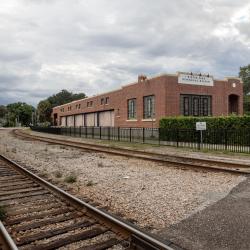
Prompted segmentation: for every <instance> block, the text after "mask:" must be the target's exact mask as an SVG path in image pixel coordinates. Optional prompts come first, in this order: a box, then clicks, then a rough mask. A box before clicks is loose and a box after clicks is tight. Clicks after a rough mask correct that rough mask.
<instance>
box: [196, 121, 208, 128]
mask: <svg viewBox="0 0 250 250" xmlns="http://www.w3.org/2000/svg"><path fill="white" fill-rule="evenodd" d="M206 129H207V123H206V122H196V130H206Z"/></svg>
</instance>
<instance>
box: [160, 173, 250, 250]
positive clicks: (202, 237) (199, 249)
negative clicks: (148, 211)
mask: <svg viewBox="0 0 250 250" xmlns="http://www.w3.org/2000/svg"><path fill="white" fill-rule="evenodd" d="M160 235H161V236H163V237H164V238H167V239H168V240H171V241H173V242H174V243H176V244H178V245H180V246H181V247H183V248H185V249H190V250H191V249H192V250H203V249H204V250H206V249H211V250H212V249H213V250H229V249H230V250H231V249H232V250H249V249H250V177H248V178H247V180H246V181H244V182H242V183H240V184H239V185H238V186H237V187H235V188H234V189H233V190H232V191H231V192H230V193H229V195H228V196H226V197H225V198H224V199H222V200H220V201H218V202H217V203H215V204H214V205H212V206H210V207H208V208H206V209H204V210H202V211H200V212H198V213H196V214H194V215H193V216H191V217H189V218H187V219H186V220H183V221H181V222H180V223H178V224H176V225H173V226H170V227H169V228H167V229H165V230H162V231H161V233H160Z"/></svg>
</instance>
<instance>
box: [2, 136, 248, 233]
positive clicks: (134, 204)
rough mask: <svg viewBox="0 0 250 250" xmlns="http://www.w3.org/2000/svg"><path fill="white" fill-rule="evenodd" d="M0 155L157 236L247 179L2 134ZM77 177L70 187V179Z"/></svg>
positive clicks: (229, 174)
mask: <svg viewBox="0 0 250 250" xmlns="http://www.w3.org/2000/svg"><path fill="white" fill-rule="evenodd" d="M0 143H1V144H0V152H2V153H4V154H6V155H7V156H9V157H11V158H13V159H15V160H17V161H19V162H21V163H23V164H25V165H26V166H27V167H29V166H32V167H33V170H35V171H37V173H39V174H41V175H43V176H45V177H47V178H49V179H52V180H53V181H55V182H57V183H58V185H66V187H67V188H69V189H70V192H72V193H73V194H74V195H76V196H78V197H80V198H84V199H90V200H91V201H93V202H98V203H100V204H102V206H104V207H106V208H107V209H109V210H110V211H112V212H114V213H117V214H121V215H122V216H124V218H126V219H129V220H131V221H134V222H135V223H137V224H138V225H139V226H141V227H144V228H145V229H147V230H149V231H151V232H154V233H157V231H158V230H160V229H162V228H165V227H168V226H170V225H172V224H175V223H178V222H179V221H181V220H183V219H185V218H187V217H188V216H190V215H191V214H193V213H195V212H196V211H199V210H201V209H203V208H205V207H207V206H208V205H211V204H213V203H214V202H216V201H218V200H219V199H221V198H223V197H225V196H226V195H227V194H228V193H229V192H230V190H231V189H232V188H233V187H234V186H236V185H237V184H239V183H240V182H241V181H243V180H245V177H244V176H243V175H233V174H231V173H222V172H210V171H206V170H199V169H197V170H193V169H185V168H183V169H180V168H177V167H173V166H171V164H169V166H171V167H169V168H168V167H166V166H167V165H166V164H164V165H163V164H160V163H154V162H150V161H145V160H139V159H131V158H127V157H121V156H114V155H108V154H104V153H95V152H86V151H84V150H78V149H72V148H70V147H65V146H57V145H51V144H49V143H42V142H35V141H26V140H21V139H18V138H14V137H13V136H12V135H11V134H10V133H9V132H7V131H0ZM72 176H73V177H76V182H73V183H71V184H67V183H66V182H65V179H66V178H67V177H68V178H69V177H72Z"/></svg>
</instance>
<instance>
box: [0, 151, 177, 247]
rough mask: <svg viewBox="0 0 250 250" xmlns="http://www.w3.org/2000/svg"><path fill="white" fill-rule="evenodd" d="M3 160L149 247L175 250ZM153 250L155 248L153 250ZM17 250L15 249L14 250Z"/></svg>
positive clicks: (4, 157)
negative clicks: (147, 244)
mask: <svg viewBox="0 0 250 250" xmlns="http://www.w3.org/2000/svg"><path fill="white" fill-rule="evenodd" d="M0 157H1V158H3V159H4V160H5V161H7V162H8V163H10V164H12V165H13V166H15V168H16V169H17V170H19V171H20V172H22V173H23V174H25V175H27V176H29V177H31V178H32V179H34V180H36V181H37V182H39V183H41V184H42V185H43V186H45V187H47V188H48V189H49V190H51V191H52V192H54V193H56V194H58V195H59V196H61V197H63V198H65V199H66V200H68V201H70V202H71V203H73V204H75V205H77V206H79V207H82V208H87V210H89V212H90V213H94V214H95V215H97V216H99V217H101V218H104V220H107V221H109V222H111V223H113V224H115V225H116V226H117V227H119V228H122V229H123V230H125V231H127V233H128V234H129V235H131V236H133V235H135V236H136V237H137V238H139V239H142V240H143V241H145V242H147V243H149V245H152V247H155V248H154V249H164V250H174V248H172V247H171V246H170V245H171V244H173V243H172V242H170V241H163V240H161V239H157V238H156V237H155V236H153V235H150V234H149V233H145V232H143V231H142V230H140V229H139V228H137V227H136V226H134V225H132V224H129V223H128V222H125V221H123V220H121V219H118V218H116V217H114V216H113V215H111V214H110V213H108V212H106V211H105V212H104V211H102V210H100V209H98V208H96V207H94V206H92V205H90V204H88V203H86V202H84V201H82V200H80V199H78V198H76V197H74V196H73V195H71V194H69V193H67V192H65V191H64V190H62V189H60V188H58V187H57V186H55V185H53V184H51V183H49V182H48V181H46V180H44V179H42V178H41V177H39V176H37V175H36V174H34V173H32V172H31V171H29V170H27V169H25V168H23V167H22V166H21V165H19V164H18V163H16V162H14V161H12V160H11V159H9V158H7V157H6V156H3V155H0ZM152 249H153V248H152ZM13 250H15V248H14V249H13Z"/></svg>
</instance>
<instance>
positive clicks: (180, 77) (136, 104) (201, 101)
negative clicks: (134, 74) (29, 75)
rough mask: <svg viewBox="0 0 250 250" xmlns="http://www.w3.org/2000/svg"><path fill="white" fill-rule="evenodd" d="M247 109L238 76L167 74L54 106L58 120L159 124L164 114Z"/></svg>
mask: <svg viewBox="0 0 250 250" xmlns="http://www.w3.org/2000/svg"><path fill="white" fill-rule="evenodd" d="M230 114H236V115H242V114H243V84H242V81H241V79H239V78H237V77H228V78H225V79H224V80H215V79H214V78H213V77H212V76H209V75H201V74H192V73H182V72H179V73H177V74H171V75H169V74H166V75H162V76H157V77H154V78H150V79H148V78H147V77H146V76H139V77H138V81H137V82H135V83H132V84H128V85H126V86H123V87H121V88H120V89H118V90H115V91H112V92H108V93H105V94H101V95H97V96H93V97H89V98H85V99H82V100H78V101H74V102H71V103H67V104H64V105H61V106H57V107H55V108H53V112H52V119H53V124H54V125H55V126H103V127H104V126H115V127H159V120H160V119H161V118H162V117H165V116H180V115H182V116H221V115H224V116H227V115H230Z"/></svg>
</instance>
